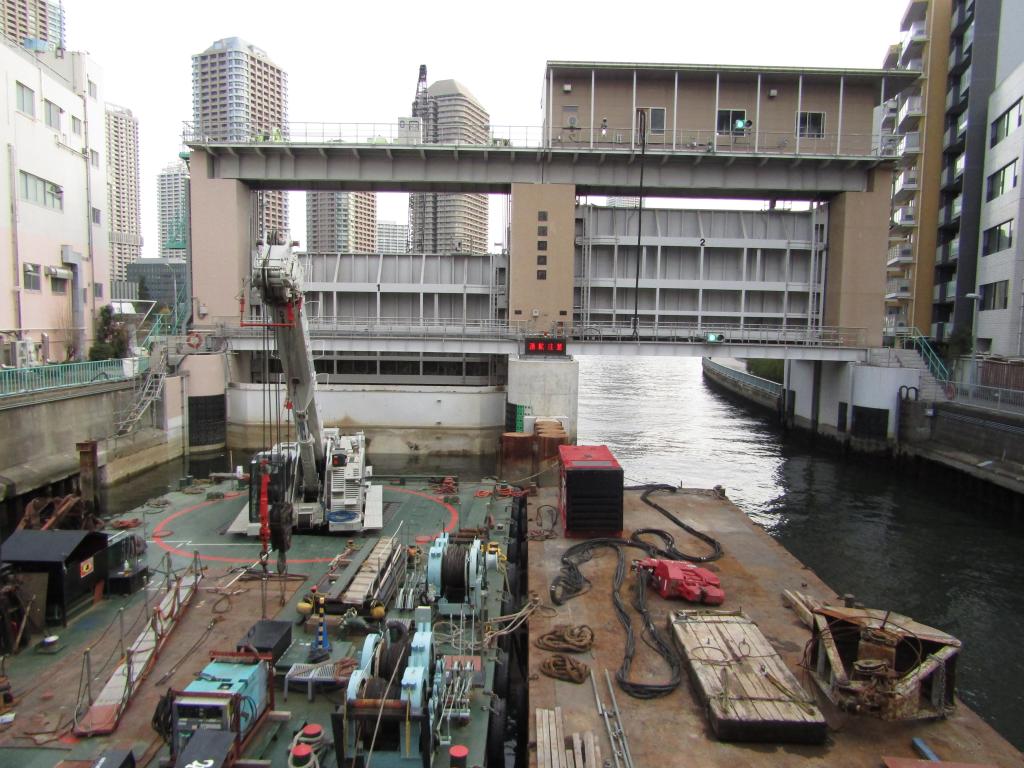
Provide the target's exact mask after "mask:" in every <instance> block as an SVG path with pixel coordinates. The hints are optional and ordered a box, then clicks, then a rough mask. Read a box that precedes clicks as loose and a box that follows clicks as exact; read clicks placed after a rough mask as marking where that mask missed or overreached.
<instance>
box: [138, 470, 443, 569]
mask: <svg viewBox="0 0 1024 768" xmlns="http://www.w3.org/2000/svg"><path fill="white" fill-rule="evenodd" d="M388 490H391V491H394V492H396V493H406V494H409V495H410V496H420V497H422V498H424V499H428V500H429V501H432V502H434V503H435V504H439V505H440V506H442V507H444V508H445V509H447V510H448V525H446V526H445V527H444V531H443V532H444V533H450V532H451V531H453V530H455V526H456V525H458V522H459V511H458V510H457V509H455V507H453V506H452V505H451V504H449V503H448V502H446V501H443V500H441V499H439V498H437V497H436V496H431V495H430V494H429V493H423V492H422V491H412V490H409V489H408V488H396V487H392V486H389V487H388ZM239 495H241V494H239ZM214 501H217V499H211V500H209V501H203V502H200V503H199V504H194V505H192V506H191V507H185V508H184V509H179V510H178V511H177V512H173V513H171V514H170V515H168V516H167V517H165V518H164V519H163V520H161V521H160V523H159V524H158V525H157V527H156V528H154V529H153V533H152V537H153V543H154V544H156V545H157V546H158V547H160V548H161V549H163V550H166V551H167V552H170V553H171V554H172V555H178V556H179V557H192V554H193V553H192V552H186V551H185V550H183V549H178V548H177V547H172V546H171V545H170V544H168V543H167V542H166V541H163V538H164V537H167V536H169V535H171V531H170V530H169V529H167V531H166V533H165V532H164V531H165V526H166V525H167V524H168V523H170V522H171V521H173V520H177V519H178V518H179V517H184V516H185V515H187V514H189V513H190V512H195V511H196V510H197V509H202V508H203V507H208V506H210V505H211V504H213V503H214ZM439 535H440V534H434V535H433V536H431V537H429V538H428V539H426V540H427V541H433V540H434V539H436V538H437V537H438V536H439ZM418 540H419V539H417V541H418ZM199 547H200V548H201V547H202V544H200V545H199ZM201 557H202V559H203V560H209V561H212V562H215V563H251V562H252V558H251V557H223V556H221V555H207V554H205V553H204V554H202V555H201ZM332 560H334V557H333V556H332V557H312V558H306V559H303V560H292V559H289V560H288V562H289V563H295V564H309V563H329V562H331V561H332Z"/></svg>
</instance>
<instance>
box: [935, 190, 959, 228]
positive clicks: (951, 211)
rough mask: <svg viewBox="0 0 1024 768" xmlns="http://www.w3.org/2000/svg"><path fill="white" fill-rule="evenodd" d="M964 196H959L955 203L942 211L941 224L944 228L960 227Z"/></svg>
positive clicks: (954, 199) (954, 200)
mask: <svg viewBox="0 0 1024 768" xmlns="http://www.w3.org/2000/svg"><path fill="white" fill-rule="evenodd" d="M963 197H964V196H963V195H957V196H956V197H955V198H953V202H952V203H950V204H949V205H947V206H946V207H945V208H943V209H942V216H941V218H940V220H939V223H940V224H941V225H942V226H943V227H959V226H960V212H961V209H962V208H963V202H964V200H963Z"/></svg>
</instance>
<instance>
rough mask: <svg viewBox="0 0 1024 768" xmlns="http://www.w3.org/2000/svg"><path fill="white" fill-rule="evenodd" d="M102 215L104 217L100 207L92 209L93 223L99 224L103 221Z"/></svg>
mask: <svg viewBox="0 0 1024 768" xmlns="http://www.w3.org/2000/svg"><path fill="white" fill-rule="evenodd" d="M102 217H103V214H102V213H100V209H99V208H93V209H92V223H93V224H99V223H100V222H101V220H102Z"/></svg>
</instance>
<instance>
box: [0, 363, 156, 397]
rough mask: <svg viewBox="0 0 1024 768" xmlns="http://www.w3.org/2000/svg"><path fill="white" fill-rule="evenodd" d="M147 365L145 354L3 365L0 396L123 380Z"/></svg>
mask: <svg viewBox="0 0 1024 768" xmlns="http://www.w3.org/2000/svg"><path fill="white" fill-rule="evenodd" d="M148 368H149V358H148V357H126V358H115V359H113V360H93V361H90V362H84V363H59V364H56V365H36V366H31V367H28V368H6V369H2V370H0V397H10V396H13V395H24V394H29V393H32V392H41V391H44V390H51V389H63V388H66V387H81V386H86V385H88V384H95V383H97V382H99V381H103V382H111V381H125V380H127V379H133V378H135V377H136V376H139V375H141V374H143V373H145V372H146V370H148Z"/></svg>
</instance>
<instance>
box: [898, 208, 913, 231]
mask: <svg viewBox="0 0 1024 768" xmlns="http://www.w3.org/2000/svg"><path fill="white" fill-rule="evenodd" d="M892 223H893V226H895V227H900V228H902V229H912V228H913V227H916V226H917V211H916V210H914V206H912V205H901V206H900V207H898V208H896V209H895V210H894V211H893V213H892Z"/></svg>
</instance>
